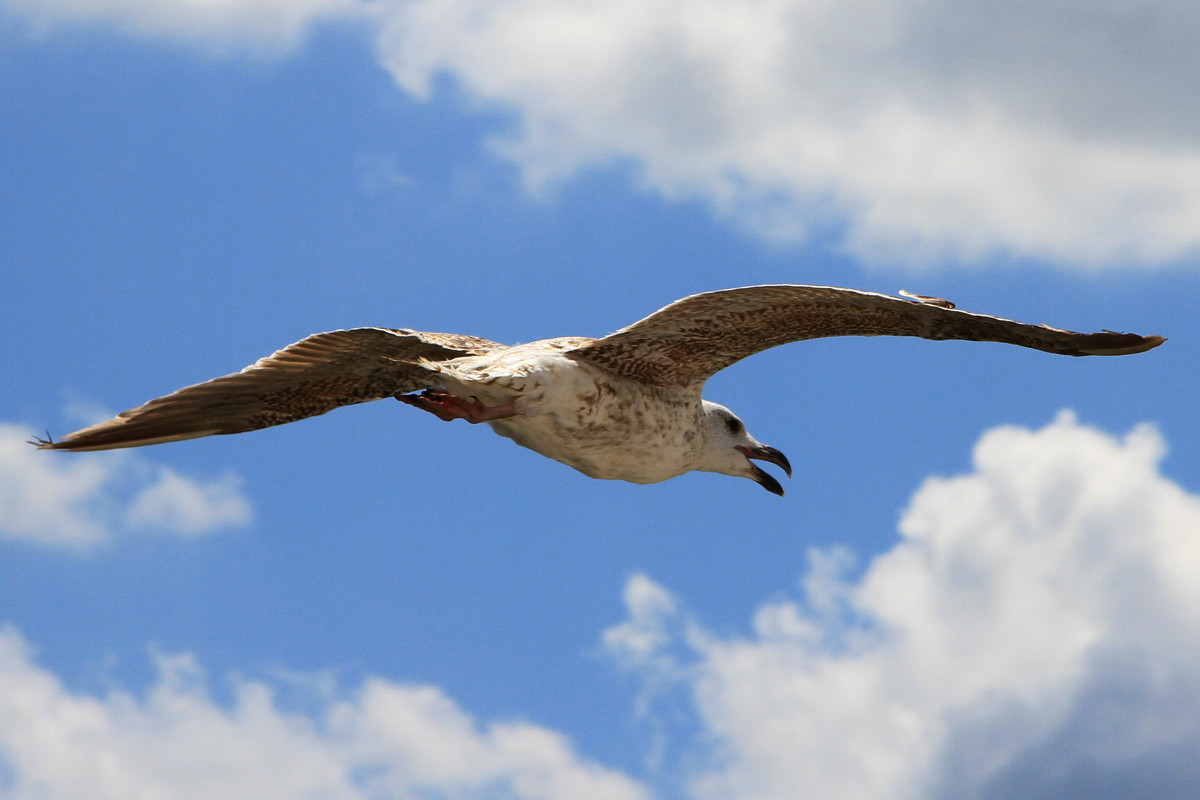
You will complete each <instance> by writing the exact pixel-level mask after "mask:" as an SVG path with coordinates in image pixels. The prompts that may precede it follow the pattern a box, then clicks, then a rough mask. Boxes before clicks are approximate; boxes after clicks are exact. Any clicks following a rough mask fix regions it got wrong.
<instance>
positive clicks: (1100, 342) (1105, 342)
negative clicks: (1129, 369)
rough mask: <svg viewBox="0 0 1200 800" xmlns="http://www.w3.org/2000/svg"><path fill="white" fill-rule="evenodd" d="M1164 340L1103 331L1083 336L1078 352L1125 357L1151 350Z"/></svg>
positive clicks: (1159, 337)
mask: <svg viewBox="0 0 1200 800" xmlns="http://www.w3.org/2000/svg"><path fill="white" fill-rule="evenodd" d="M1166 340H1167V339H1166V337H1165V336H1139V335H1138V334H1136V333H1116V332H1114V331H1104V332H1103V333H1091V334H1088V335H1087V336H1085V337H1084V340H1083V341H1082V342H1081V347H1080V348H1079V351H1080V353H1082V354H1083V355H1088V356H1127V355H1132V354H1134V353H1144V352H1146V351H1147V350H1153V349H1154V348H1156V347H1158V346H1159V345H1160V344H1162V343H1163V342H1165V341H1166Z"/></svg>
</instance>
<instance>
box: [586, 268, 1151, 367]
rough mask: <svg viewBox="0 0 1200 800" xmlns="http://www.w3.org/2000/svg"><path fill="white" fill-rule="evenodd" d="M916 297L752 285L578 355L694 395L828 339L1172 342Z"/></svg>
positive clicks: (1054, 347) (1080, 344)
mask: <svg viewBox="0 0 1200 800" xmlns="http://www.w3.org/2000/svg"><path fill="white" fill-rule="evenodd" d="M907 296H908V297H912V298H913V300H916V301H917V302H913V300H902V299H900V298H896V297H888V296H887V295H882V294H875V293H874V292H860V291H856V290H854V289H837V288H833V287H828V286H791V285H778V286H747V287H744V288H741V289H727V290H725V291H719V292H708V293H705V294H696V295H692V296H691V297H685V298H684V299H682V300H677V301H676V302H674V303H671V304H670V305H669V306H667V307H665V308H663V309H660V310H659V311H656V312H654V313H653V314H651V315H650V316H648V317H646V318H645V319H643V320H641V321H639V322H635V323H634V324H632V325H630V326H628V327H626V328H622V329H621V330H619V331H617V332H616V333H613V334H610V335H609V336H605V337H604V338H603V339H597V340H595V341H593V342H591V343H589V344H585V345H583V346H582V347H579V348H578V349H577V350H575V351H574V354H575V355H576V356H578V357H581V358H584V359H586V360H587V361H590V362H592V363H593V364H596V365H597V366H600V367H603V368H605V369H607V370H610V371H612V372H614V373H617V374H618V375H623V376H624V377H627V378H632V379H634V380H638V381H642V382H644V383H648V384H655V385H660V386H686V385H690V384H695V383H703V382H704V381H705V380H707V379H708V378H709V377H710V376H711V375H713V374H715V373H716V372H719V371H720V370H722V369H724V368H725V367H728V366H729V365H730V364H733V363H734V362H736V361H740V360H741V359H743V358H745V357H746V356H749V355H753V354H754V353H757V352H759V351H761V350H766V349H767V348H770V347H775V346H777V345H781V344H786V343H788V342H796V341H800V340H802V339H816V338H820V337H825V336H919V337H921V338H923V339H966V340H971V341H988V342H1006V343H1008V344H1015V345H1019V346H1021V347H1031V348H1034V349H1036V350H1044V351H1046V352H1048V353H1058V354H1061V355H1070V356H1088V355H1125V354H1129V353H1140V352H1142V351H1144V350H1149V349H1150V348H1152V347H1157V346H1158V345H1160V344H1162V342H1163V341H1165V340H1164V339H1163V338H1162V337H1161V336H1138V335H1136V334H1132V333H1113V332H1111V331H1104V332H1102V333H1074V332H1072V331H1063V330H1058V329H1056V328H1050V327H1047V326H1044V325H1027V324H1024V323H1021V322H1013V321H1012V320H1007V319H1001V318H999V317H989V316H985V315H983V314H972V313H969V312H966V311H959V310H957V309H955V308H954V307H953V304H952V303H949V302H947V301H945V300H941V299H939V298H936V297H933V298H927V297H921V296H916V295H907Z"/></svg>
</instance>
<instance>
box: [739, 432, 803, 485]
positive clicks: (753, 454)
mask: <svg viewBox="0 0 1200 800" xmlns="http://www.w3.org/2000/svg"><path fill="white" fill-rule="evenodd" d="M738 452H739V453H741V454H742V455H744V456H745V457H746V458H747V459H751V458H753V459H757V460H759V461H766V462H768V463H771V464H774V465H775V466H777V467H779V468H780V469H782V470H783V471H784V472H786V473H787V476H788V477H789V478H790V477H792V465H791V464H790V463H788V460H787V456H785V455H784V454H783V453H781V452H779V451H778V450H776V449H775V448H774V447H767V446H766V445H765V444H760V445H755V446H754V447H739V448H738ZM750 477H751V478H752V479H753V480H754V482H755V483H757V484H758V485H759V486H761V487H763V488H764V489H766V490H767V491H768V492H770V493H771V494H777V495H779V496H780V497H783V487H782V486H780V485H779V481H777V480H775V478H774V477H773V476H772V475H771V474H770V473H768V472H767V471H766V470H764V469H763V468H762V467H760V466H758V465H757V464H751V465H750Z"/></svg>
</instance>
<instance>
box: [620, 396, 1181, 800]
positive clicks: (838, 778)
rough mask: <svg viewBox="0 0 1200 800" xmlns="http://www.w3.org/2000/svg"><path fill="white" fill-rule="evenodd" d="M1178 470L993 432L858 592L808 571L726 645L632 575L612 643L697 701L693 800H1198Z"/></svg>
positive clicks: (1056, 425)
mask: <svg viewBox="0 0 1200 800" xmlns="http://www.w3.org/2000/svg"><path fill="white" fill-rule="evenodd" d="M1164 451H1165V448H1164V445H1163V441H1162V439H1161V437H1160V436H1159V435H1158V434H1157V433H1156V432H1155V431H1154V430H1153V429H1152V428H1149V427H1145V426H1143V427H1139V428H1136V429H1135V430H1133V431H1132V432H1131V433H1130V434H1128V435H1127V436H1125V437H1124V438H1121V439H1118V438H1115V437H1112V436H1110V435H1108V434H1105V433H1102V432H1100V431H1098V430H1095V429H1093V428H1090V427H1087V426H1084V425H1080V424H1079V423H1078V422H1077V421H1076V420H1075V419H1074V418H1073V417H1072V416H1071V415H1070V414H1063V415H1061V416H1060V417H1059V418H1058V419H1056V420H1055V421H1054V422H1053V423H1052V424H1051V425H1049V426H1047V427H1045V428H1043V429H1042V430H1039V431H1030V430H1025V429H1021V428H1011V427H1004V428H997V429H994V430H992V431H990V432H988V433H987V434H986V435H985V436H984V437H983V438H982V439H981V441H980V442H979V444H978V446H977V447H976V450H975V454H974V470H973V471H972V472H971V473H969V474H966V475H960V476H957V477H952V478H933V479H930V480H928V481H927V482H926V483H925V485H924V486H922V487H921V489H920V490H919V491H918V492H917V494H916V496H915V497H914V499H913V501H912V503H911V505H910V507H909V508H908V510H907V511H906V513H905V514H904V517H903V519H902V522H901V525H900V530H901V533H902V540H901V541H900V542H899V543H898V544H897V545H896V546H895V547H894V548H893V549H892V550H890V551H889V552H886V553H884V554H883V555H881V556H879V557H878V558H876V559H874V560H873V561H872V562H871V563H870V564H869V565H867V568H866V570H865V572H864V573H863V574H862V575H861V577H857V578H851V577H848V575H849V574H850V571H851V567H852V562H853V559H852V557H851V556H850V554H848V553H847V552H845V551H842V550H834V551H816V552H814V553H813V558H812V568H811V570H810V572H809V574H808V575H807V577H806V578H805V580H804V581H803V587H802V592H801V596H800V597H799V598H797V599H790V600H784V601H779V602H773V603H769V604H767V605H764V606H762V607H761V608H760V609H759V610H758V611H757V613H756V614H755V616H754V621H753V633H752V634H751V635H748V636H743V637H734V636H727V635H726V636H720V635H716V634H714V633H712V632H710V631H708V630H706V629H705V628H704V627H703V626H702V625H700V624H698V623H697V622H696V621H695V620H693V619H690V618H689V617H688V615H687V614H686V612H685V611H683V610H681V605H680V602H679V601H678V600H677V599H674V598H671V596H670V595H669V593H667V592H666V590H664V589H663V588H662V587H658V586H655V585H654V584H653V582H652V581H650V580H649V579H648V578H645V577H644V576H639V577H636V578H634V579H633V580H631V582H630V587H631V588H630V590H629V592H627V597H626V601H627V605H628V607H629V612H630V619H629V620H628V621H627V622H625V623H622V624H621V625H620V626H617V627H615V628H613V629H611V630H610V631H609V633H608V635H607V636H606V638H605V643H606V646H607V647H608V649H609V650H610V652H612V653H613V654H614V656H616V657H617V658H618V660H619V661H620V663H623V664H625V665H626V666H627V667H629V668H631V669H633V670H634V671H635V673H640V674H642V675H644V676H645V678H646V679H647V680H648V681H651V682H652V683H658V684H660V685H661V684H663V683H664V682H665V681H670V682H671V685H673V686H674V687H676V688H677V689H679V690H681V691H682V692H684V693H685V694H687V695H688V696H689V698H690V701H691V702H692V704H693V706H694V709H695V713H696V715H697V717H698V720H699V722H700V726H701V729H702V730H704V731H705V738H704V741H705V742H715V744H712V745H704V744H700V743H697V744H696V745H695V749H696V750H701V751H702V752H703V756H697V755H696V753H695V752H693V754H692V756H691V758H690V759H689V762H690V763H691V764H692V765H693V767H692V771H693V777H694V782H693V783H692V785H691V790H692V792H693V793H694V795H695V796H697V797H700V798H730V797H737V798H791V797H795V798H804V797H823V798H862V799H864V800H870V799H876V798H877V799H879V800H884V799H885V798H886V799H887V800H892V799H893V798H897V799H898V798H917V797H921V798H981V799H982V798H1007V797H1031V798H1052V797H1053V798H1074V797H1079V798H1083V797H1086V798H1089V799H1093V798H1125V797H1156V798H1180V800H1182V799H1183V798H1190V797H1193V796H1194V794H1195V787H1196V786H1198V785H1200V764H1198V763H1197V761H1196V759H1195V743H1196V742H1197V741H1200V581H1197V580H1196V577H1197V575H1200V497H1197V496H1196V495H1194V494H1189V493H1188V492H1186V491H1185V490H1183V489H1182V488H1181V487H1179V486H1178V485H1176V484H1175V483H1173V482H1172V481H1170V480H1168V479H1167V478H1165V477H1163V475H1162V474H1161V473H1160V472H1159V470H1158V462H1159V460H1160V459H1161V457H1162V456H1163V454H1164ZM646 598H657V599H653V600H652V601H651V602H647V600H646ZM668 648H675V650H676V651H679V650H681V649H683V650H686V651H687V653H688V654H690V655H689V656H688V657H686V658H681V657H680V655H679V654H678V652H676V653H674V654H670V655H664V653H665V651H666V650H667V649H668ZM660 691H662V690H661V689H660ZM696 764H701V765H702V766H698V767H697V766H694V765H696Z"/></svg>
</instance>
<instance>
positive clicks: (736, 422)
mask: <svg viewBox="0 0 1200 800" xmlns="http://www.w3.org/2000/svg"><path fill="white" fill-rule="evenodd" d="M725 427H726V428H728V429H729V432H730V433H732V434H734V435H737V434H739V433H741V432H742V421H741V420H740V419H738V418H737V417H730V418H729V419H727V420H725Z"/></svg>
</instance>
